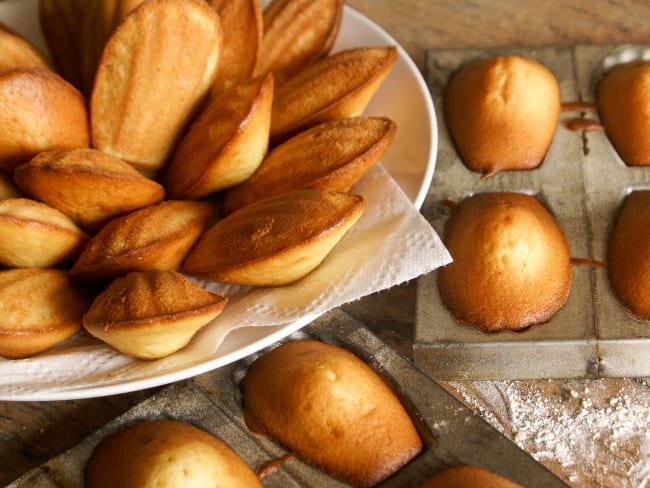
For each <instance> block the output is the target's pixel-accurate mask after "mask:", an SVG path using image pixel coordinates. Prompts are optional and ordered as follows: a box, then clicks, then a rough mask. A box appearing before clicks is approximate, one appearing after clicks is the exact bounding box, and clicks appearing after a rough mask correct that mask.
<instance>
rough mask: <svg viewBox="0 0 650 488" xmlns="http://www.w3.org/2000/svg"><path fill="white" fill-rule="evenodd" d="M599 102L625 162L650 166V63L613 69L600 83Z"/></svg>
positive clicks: (606, 125) (615, 143) (600, 113)
mask: <svg viewBox="0 0 650 488" xmlns="http://www.w3.org/2000/svg"><path fill="white" fill-rule="evenodd" d="M597 101H598V112H599V115H600V120H601V122H602V124H603V126H604V127H605V133H606V134H607V137H608V138H609V140H610V141H611V142H612V144H613V145H614V147H615V148H616V151H617V152H618V155H619V156H620V157H621V159H622V160H623V162H624V163H625V164H627V165H629V166H647V165H650V138H649V137H648V134H650V62H649V61H642V60H636V61H631V62H629V63H623V64H618V65H615V66H614V67H612V68H611V69H609V70H608V71H607V72H606V73H605V75H604V76H603V78H602V79H601V80H600V81H599V83H598V86H597Z"/></svg>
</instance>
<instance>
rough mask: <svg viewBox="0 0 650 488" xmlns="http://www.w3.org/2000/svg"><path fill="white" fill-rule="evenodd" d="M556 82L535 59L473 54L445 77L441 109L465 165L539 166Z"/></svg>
mask: <svg viewBox="0 0 650 488" xmlns="http://www.w3.org/2000/svg"><path fill="white" fill-rule="evenodd" d="M560 108H561V103H560V87H559V85H558V82H557V79H556V78H555V76H554V75H553V73H552V72H551V71H550V70H549V69H548V68H546V67H545V66H544V65H542V64H541V63H539V62H538V61H536V60H534V59H531V58H525V57H521V56H497V57H491V58H486V59H478V60H475V61H471V62H469V63H467V64H466V65H463V66H461V67H460V68H459V69H458V71H456V72H455V73H454V74H453V75H452V77H451V78H450V80H449V82H448V84H447V89H446V93H445V97H444V114H445V119H446V122H447V127H448V129H449V133H450V135H451V138H452V140H453V142H454V144H455V145H456V149H457V150H458V152H459V154H460V158H461V159H462V161H463V163H464V164H465V166H467V168H468V169H470V170H472V171H478V172H481V173H483V174H484V175H485V176H490V175H493V174H495V173H498V172H500V171H505V170H525V169H533V168H536V167H538V166H539V165H540V164H541V163H542V161H543V160H544V157H545V155H546V152H547V151H548V148H549V146H550V144H551V141H552V139H553V135H554V134H555V129H556V126H557V121H558V116H559V113H560Z"/></svg>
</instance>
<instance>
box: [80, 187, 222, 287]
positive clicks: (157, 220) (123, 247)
mask: <svg viewBox="0 0 650 488" xmlns="http://www.w3.org/2000/svg"><path fill="white" fill-rule="evenodd" d="M212 213H213V208H212V205H211V204H209V203H207V202H194V201H174V200H168V201H164V202H161V203H158V204H156V205H151V206H150V207H145V208H142V209H139V210H135V211H133V212H131V213H129V214H126V215H123V216H121V217H116V218H114V219H113V220H111V221H110V222H108V223H107V224H106V225H105V226H104V227H102V229H101V230H100V231H99V232H98V233H97V234H95V236H94V237H93V238H92V239H91V240H90V242H89V243H88V245H87V246H86V247H85V248H84V250H83V251H82V253H81V255H80V256H79V258H78V259H77V261H76V262H75V263H74V266H73V267H72V270H71V273H72V275H73V276H74V277H75V278H77V279H79V280H81V281H107V280H111V279H113V278H115V277H117V276H120V275H123V274H126V273H129V272H131V271H145V270H147V269H161V270H174V269H176V268H178V266H179V264H180V263H181V261H182V260H183V258H184V257H185V255H186V254H187V252H188V251H189V250H190V248H191V247H192V245H193V244H194V242H195V241H196V240H197V238H198V237H199V235H200V234H201V232H203V230H204V229H205V227H206V226H207V225H208V222H209V220H210V218H211V216H212Z"/></svg>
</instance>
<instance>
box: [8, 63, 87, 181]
mask: <svg viewBox="0 0 650 488" xmlns="http://www.w3.org/2000/svg"><path fill="white" fill-rule="evenodd" d="M0 107H3V109H2V111H0V169H1V170H4V171H13V170H14V169H15V168H16V167H17V166H19V165H21V164H23V163H26V162H27V161H29V160H30V159H32V158H33V157H34V156H36V155H37V154H38V153H40V152H43V151H48V150H50V149H75V148H79V147H88V143H89V140H88V114H87V111H86V104H85V101H84V99H83V97H82V96H81V94H80V93H79V92H78V91H77V90H76V89H75V88H74V87H73V86H72V85H70V84H69V83H68V82H67V81H65V80H64V79H63V78H61V77H60V76H58V75H56V74H54V73H52V72H51V71H49V70H46V69H42V68H16V69H12V70H9V71H5V72H4V73H0Z"/></svg>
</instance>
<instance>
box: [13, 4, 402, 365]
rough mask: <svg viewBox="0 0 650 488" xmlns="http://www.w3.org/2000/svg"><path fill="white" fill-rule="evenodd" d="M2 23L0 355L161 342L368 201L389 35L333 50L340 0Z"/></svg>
mask: <svg viewBox="0 0 650 488" xmlns="http://www.w3.org/2000/svg"><path fill="white" fill-rule="evenodd" d="M39 5H40V20H41V25H42V30H43V33H44V36H45V39H46V41H47V45H48V48H49V51H50V55H51V64H50V63H49V62H48V61H46V58H45V57H44V56H43V54H42V53H40V52H39V51H38V50H37V49H35V47H34V46H33V45H31V44H30V43H29V42H27V41H26V40H25V39H24V38H22V37H20V36H19V35H17V34H16V33H14V32H12V31H11V30H10V28H9V27H0V105H1V106H2V107H3V110H2V113H1V114H0V170H1V171H0V175H1V178H0V181H1V182H2V183H1V184H0V266H2V267H3V268H4V270H3V271H1V272H0V316H1V317H2V319H1V320H0V355H2V356H4V357H7V358H24V357H28V356H31V355H34V354H36V353H39V352H41V351H44V350H46V349H48V348H50V347H52V346H53V345H55V344H58V343H60V342H61V341H63V340H65V339H66V338H68V337H70V336H71V335H73V334H75V333H76V332H77V331H79V330H80V329H81V328H82V327H83V328H84V329H85V330H86V331H87V332H88V333H90V334H91V335H93V336H95V337H97V338H99V339H101V340H102V341H104V342H106V343H108V344H110V345H111V346H113V347H115V348H116V349H118V350H119V351H121V352H123V353H125V354H127V355H129V356H133V357H136V358H142V359H153V358H160V357H164V356H167V355H169V354H171V353H173V352H175V351H177V350H178V349H180V348H182V347H184V346H185V345H186V344H187V343H188V342H189V341H190V340H191V338H192V337H193V336H194V334H195V333H196V332H197V331H198V330H199V329H200V328H201V327H203V326H204V325H205V324H207V323H209V322H210V321H211V320H212V319H214V318H215V317H216V316H217V315H218V314H220V313H221V311H222V310H223V308H224V307H225V306H226V304H227V297H225V296H220V295H217V294H213V293H209V292H208V291H206V290H205V289H203V288H202V287H200V286H199V285H197V284H196V283H195V282H194V281H191V280H189V279H188V277H190V278H191V277H196V278H199V279H206V280H213V281H219V282H223V283H231V284H239V285H250V286H280V285H284V284H288V283H292V282H295V281H297V280H299V279H300V278H302V277H304V276H305V275H306V274H308V273H309V272H310V271H312V270H313V269H314V268H316V267H317V266H318V265H319V264H320V263H321V262H322V261H323V259H324V258H325V257H326V256H327V254H328V253H329V252H330V251H331V249H332V248H333V247H334V246H335V245H336V244H337V243H338V242H339V241H340V239H341V238H342V237H343V235H344V234H345V233H346V232H347V231H348V229H349V228H350V227H351V226H353V225H354V224H355V222H356V221H357V220H358V219H359V217H360V216H361V215H362V213H363V211H364V199H363V197H362V196H361V195H353V194H350V190H351V188H352V186H353V185H354V183H355V182H356V181H357V180H358V179H359V178H361V176H363V175H364V174H365V172H366V171H367V170H368V169H369V168H370V167H371V166H372V165H373V164H374V163H375V162H376V161H377V160H378V159H379V158H380V157H381V156H382V154H384V152H385V151H386V149H387V148H388V147H389V146H390V144H391V142H392V140H393V138H394V136H395V132H396V124H395V123H394V122H393V121H392V120H390V119H389V118H388V117H364V116H362V113H363V111H364V109H365V107H366V106H367V104H368V102H369V100H370V99H371V98H372V96H373V94H374V93H375V92H376V90H377V89H378V88H379V86H380V85H381V83H382V82H383V80H384V79H385V77H386V76H387V75H388V73H389V72H390V70H391V69H392V67H393V65H394V63H395V62H396V60H397V50H396V48H395V46H381V47H363V48H353V49H348V50H344V51H341V52H337V53H331V52H330V51H331V48H332V45H333V43H334V41H335V40H336V38H337V35H338V31H339V28H340V23H341V19H342V11H343V1H342V0H318V1H305V0H275V1H272V2H270V4H269V5H268V7H267V8H266V9H264V11H262V9H261V7H260V5H259V3H258V1H257V0H211V1H209V2H208V1H204V0H147V1H136V0H130V1H129V0H93V1H84V0H42V1H41V2H40V4H39Z"/></svg>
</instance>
